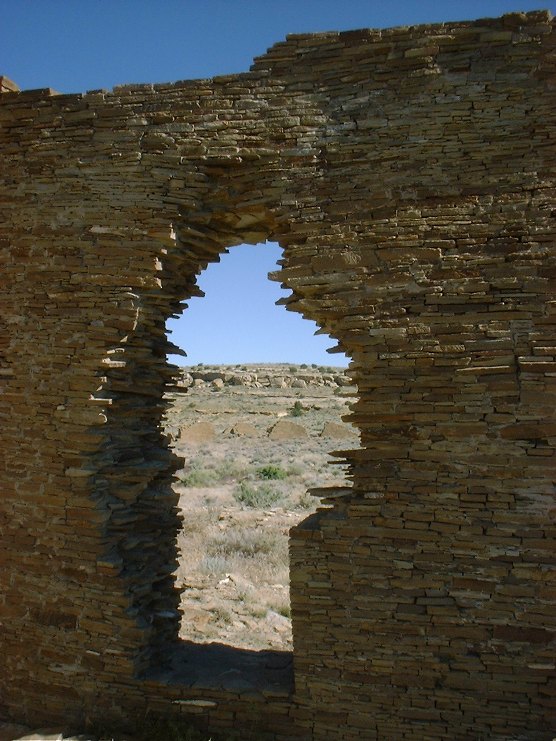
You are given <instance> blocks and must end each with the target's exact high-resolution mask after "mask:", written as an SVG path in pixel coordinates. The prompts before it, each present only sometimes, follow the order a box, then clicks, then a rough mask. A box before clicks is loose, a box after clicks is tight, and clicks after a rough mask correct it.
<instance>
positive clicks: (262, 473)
mask: <svg viewBox="0 0 556 741" xmlns="http://www.w3.org/2000/svg"><path fill="white" fill-rule="evenodd" d="M257 476H258V477H259V478H260V479H266V480H267V481H269V480H271V479H285V478H286V477H287V476H288V472H287V471H284V469H283V468H280V466H275V465H273V464H272V463H269V464H268V465H267V466H263V467H262V468H257Z"/></svg>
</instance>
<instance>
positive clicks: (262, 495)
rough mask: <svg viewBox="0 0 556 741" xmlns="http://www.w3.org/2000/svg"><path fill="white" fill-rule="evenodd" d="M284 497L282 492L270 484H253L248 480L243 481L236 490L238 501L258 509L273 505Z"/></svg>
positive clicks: (235, 495) (235, 496) (235, 497)
mask: <svg viewBox="0 0 556 741" xmlns="http://www.w3.org/2000/svg"><path fill="white" fill-rule="evenodd" d="M282 497H283V495H282V493H281V492H280V491H278V490H276V489H273V488H272V486H270V485H269V484H261V485H259V486H253V485H252V484H250V483H249V482H248V481H241V482H240V484H239V485H238V486H237V487H236V490H235V491H234V499H235V500H236V502H239V503H240V504H243V505H245V506H246V507H253V508H256V509H263V508H264V507H271V506H272V505H273V504H277V503H278V502H279V501H280V500H281V499H282Z"/></svg>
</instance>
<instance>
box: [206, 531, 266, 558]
mask: <svg viewBox="0 0 556 741" xmlns="http://www.w3.org/2000/svg"><path fill="white" fill-rule="evenodd" d="M278 541H279V536H278V535H277V534H276V533H273V532H272V531H270V530H255V529H254V528H252V527H245V528H243V527H239V528H235V529H234V530H227V531H223V532H221V533H217V534H216V535H215V536H214V537H213V538H212V539H211V541H210V542H209V543H208V546H207V550H208V552H209V554H210V555H212V556H216V557H219V558H223V559H225V560H226V561H227V559H228V558H231V557H233V556H241V557H242V558H256V557H257V556H258V555H260V554H264V555H265V556H268V555H270V554H271V553H273V552H274V551H275V550H276V549H277V548H279V547H280V543H279V542H278Z"/></svg>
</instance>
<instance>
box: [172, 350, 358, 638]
mask: <svg viewBox="0 0 556 741" xmlns="http://www.w3.org/2000/svg"><path fill="white" fill-rule="evenodd" d="M353 392H354V388H353V387H352V386H351V385H350V380H349V378H348V377H347V376H346V375H345V373H344V370H343V369H342V368H337V367H324V366H319V367H317V366H316V365H315V366H307V365H289V364H287V365H264V366H263V365H257V366H254V365H243V366H194V367H187V368H182V369H181V373H180V380H179V382H178V385H177V387H176V389H175V390H173V391H172V392H171V393H170V394H169V402H170V405H169V411H168V414H167V418H166V430H167V432H168V434H169V436H170V438H171V440H172V444H173V445H174V448H175V450H176V452H177V453H178V454H179V455H180V456H182V457H183V458H184V466H183V468H182V469H181V470H180V471H178V472H177V479H176V484H175V486H176V490H177V492H178V493H179V495H180V508H181V512H182V516H183V527H182V530H181V533H180V535H179V538H178V545H179V548H180V553H181V557H180V567H179V571H178V586H179V587H180V588H182V589H183V592H182V601H181V608H182V611H183V618H182V628H181V636H182V637H183V638H186V639H188V640H193V641H196V642H211V641H220V642H223V643H226V644H229V645H232V646H237V647H242V648H253V649H264V648H279V649H289V648H291V621H290V601H289V586H288V585H289V564H288V532H289V530H290V528H291V527H292V526H293V525H295V524H297V523H298V522H299V521H300V520H302V519H304V518H305V517H307V515H308V514H310V513H311V512H312V511H314V510H315V509H316V507H317V506H318V504H319V498H318V496H315V495H314V493H313V495H312V494H311V490H315V489H317V490H318V489H319V488H321V487H325V486H336V485H338V486H342V485H345V484H346V479H345V472H344V470H343V467H342V466H341V465H339V464H338V463H336V462H335V459H334V458H333V457H331V455H330V453H331V452H333V451H334V450H337V449H338V448H340V449H342V448H344V447H350V448H351V447H354V446H356V445H357V434H356V433H355V431H354V430H353V428H352V427H351V426H350V425H349V424H348V423H346V422H345V421H344V420H343V417H345V416H346V414H347V413H348V411H349V410H348V404H349V401H350V397H351V396H352V394H353Z"/></svg>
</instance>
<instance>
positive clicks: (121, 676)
mask: <svg viewBox="0 0 556 741" xmlns="http://www.w3.org/2000/svg"><path fill="white" fill-rule="evenodd" d="M555 46H556V33H555V32H554V25H553V20H552V18H551V16H550V14H549V13H547V12H542V11H539V12H535V13H529V14H521V13H514V14H510V15H507V16H503V17H502V18H498V19H487V20H484V19H483V20H479V21H474V22H469V23H467V22H465V23H447V24H440V25H435V26H419V27H408V28H397V29H389V30H385V31H378V30H361V31H354V32H348V33H328V34H316V35H310V34H307V35H297V36H291V37H288V39H287V40H286V41H285V42H283V43H280V44H277V45H276V46H274V47H273V48H272V49H271V50H269V52H268V53H267V54H266V55H264V56H263V57H261V58H259V59H257V60H256V61H255V64H254V66H253V68H252V70H251V71H250V72H248V73H245V74H241V75H230V76H226V77H218V78H214V79H212V80H196V81H184V82H178V83H174V84H163V85H132V86H122V87H119V88H115V89H114V90H113V91H112V92H106V91H100V90H99V91H90V92H88V93H86V94H84V95H58V94H54V93H53V92H52V91H50V90H39V91H24V92H17V90H16V89H15V88H16V86H15V85H13V84H11V83H9V81H7V82H6V78H1V79H0V90H1V92H2V95H1V96H0V153H1V156H2V168H1V173H0V204H1V210H2V220H1V221H0V263H1V271H0V384H1V386H0V419H1V421H2V431H1V438H2V439H1V443H0V451H1V452H0V491H1V497H0V566H1V568H0V622H1V623H2V630H1V633H0V646H1V652H2V656H3V665H4V667H3V668H4V670H3V672H2V677H1V679H0V713H4V714H5V715H7V716H9V717H11V718H14V719H17V720H23V721H30V722H42V721H52V720H56V721H60V720H63V719H67V720H69V721H72V722H75V723H85V722H89V721H94V720H98V719H99V718H102V719H103V720H105V721H106V720H108V721H111V722H113V723H116V724H117V723H120V724H123V725H125V724H126V723H127V724H132V723H133V722H134V721H135V720H136V719H137V718H138V717H139V713H142V712H143V711H144V710H147V711H148V712H150V713H154V714H160V715H165V716H177V717H183V718H186V719H192V720H193V721H195V722H196V723H199V724H201V725H206V726H208V727H210V728H212V729H219V728H227V727H231V726H234V725H235V726H236V727H239V728H241V729H243V731H244V733H245V734H246V735H247V734H248V733H250V732H264V733H266V734H267V737H268V738H276V739H287V738H303V739H314V740H315V741H324V740H325V739H334V740H335V741H336V740H337V739H345V740H346V741H348V740H349V741H354V740H355V739H386V738H388V739H414V740H415V741H417V740H419V741H421V740H422V739H447V738H450V739H469V738H485V739H486V738H488V739H516V738H523V739H532V740H537V739H538V740H539V741H545V740H548V739H550V738H552V735H553V733H551V729H552V730H553V727H554V717H555V712H554V710H555V704H556V699H555V693H556V683H555V681H554V668H555V666H554V655H555V646H554V614H555V611H554V602H555V591H554V586H553V579H554V570H553V565H554V526H553V525H552V524H551V520H550V517H551V515H553V512H554V510H553V507H554V505H553V493H554V490H553V479H554V462H555V455H554V438H555V434H554V433H555V425H554V423H553V422H552V421H550V418H551V417H552V416H553V415H552V410H553V406H554V402H555V401H556V390H555V388H554V377H555V370H556V358H555V356H556V350H555V347H556V336H555V331H554V322H555V319H554V316H555V314H554V282H553V279H554V274H555V265H554V241H555V234H556V226H555V218H554V215H555V212H556V211H555V209H556V206H555V202H554V195H555V192H556V189H555V188H556V186H555V182H554V176H555V162H556V152H555V134H554V132H555V128H554V111H555V110H556V105H555V102H556V101H555V95H554V90H555V86H556V69H555V59H556V51H555ZM6 89H7V92H6ZM265 239H273V240H276V241H278V242H279V243H280V244H281V245H282V247H283V249H284V260H283V265H282V269H281V270H280V271H278V273H277V274H276V275H275V276H274V277H275V278H276V279H278V280H280V281H282V282H283V283H284V284H285V285H286V286H287V287H289V288H290V289H291V291H292V294H291V297H290V298H289V299H288V300H287V301H286V304H287V308H288V309H290V310H294V311H298V312H300V313H302V314H303V315H304V316H307V317H309V318H311V319H313V320H315V321H316V322H317V323H318V324H319V326H320V327H321V328H322V329H323V331H325V332H327V333H329V334H331V335H332V336H333V337H334V338H336V340H337V341H338V348H339V349H340V350H345V351H346V352H347V353H348V354H349V356H350V357H351V358H352V362H351V366H350V371H349V372H350V375H351V377H352V379H353V382H354V383H355V384H356V385H357V388H358V394H357V398H356V400H355V401H354V403H353V406H352V413H351V415H350V416H349V420H348V421H350V422H351V423H352V424H353V425H354V426H355V427H357V428H358V430H359V432H360V435H361V447H360V448H359V449H356V450H349V451H344V453H343V454H342V455H343V459H344V460H345V461H347V463H348V464H349V468H350V472H351V479H352V482H353V484H352V487H351V488H349V489H346V490H337V489H334V490H331V491H330V492H328V494H327V493H326V492H323V507H322V508H321V510H320V511H319V512H318V513H317V514H316V515H314V516H312V517H310V518H309V519H308V520H307V521H306V522H304V523H303V524H302V525H300V526H299V527H298V528H296V529H295V530H294V531H293V532H292V534H291V565H292V576H291V581H292V584H291V587H292V589H291V598H292V615H293V633H294V653H293V670H291V669H289V668H288V666H289V664H288V661H289V659H288V657H287V656H276V655H273V654H272V655H270V654H265V655H263V656H255V657H254V656H252V655H250V654H249V655H247V654H248V652H245V653H242V652H237V653H234V652H232V655H231V658H230V654H229V652H226V650H224V649H223V653H222V654H218V657H219V658H218V661H217V662H216V664H217V665H218V662H219V661H222V662H223V663H222V666H221V667H220V669H218V667H216V668H215V671H214V675H213V676H212V677H210V678H208V679H207V677H206V676H205V675H203V674H202V673H201V675H200V674H199V671H200V669H199V666H200V663H199V662H202V661H203V659H202V657H201V659H199V651H198V649H197V648H196V647H187V645H186V646H179V645H178V643H177V634H178V626H179V617H180V616H179V612H178V610H177V607H178V604H179V595H178V594H177V592H176V590H175V589H174V586H173V583H174V582H173V570H174V568H175V563H176V552H175V534H176V532H177V529H178V528H179V527H180V520H179V517H178V514H177V510H176V496H175V494H174V493H173V491H172V486H171V484H172V474H173V472H174V471H175V470H176V468H177V466H178V465H179V460H178V459H177V458H176V456H175V455H174V453H173V452H172V451H171V450H170V449H169V447H168V443H167V441H166V440H165V438H164V437H163V435H162V433H161V427H160V420H161V416H162V414H163V412H164V404H165V402H164V400H163V396H164V392H165V389H167V388H168V387H169V386H171V385H172V384H173V383H174V381H175V378H174V369H173V368H172V367H170V366H168V365H167V363H166V353H168V352H171V351H172V346H171V344H170V343H169V342H168V340H167V338H166V334H165V321H166V319H167V318H168V317H169V316H171V315H175V314H178V313H179V312H180V311H181V309H182V308H183V301H184V300H187V298H188V297H190V296H192V295H195V294H196V292H198V289H197V288H196V285H195V281H196V276H197V275H198V273H199V272H200V271H201V270H202V269H204V267H206V265H207V264H208V263H210V262H214V261H217V260H218V259H219V255H220V254H221V253H222V252H224V251H225V250H226V249H227V248H229V247H232V246H233V245H235V244H239V243H241V242H244V241H247V242H253V243H255V242H260V241H264V240H265ZM223 657H224V658H223Z"/></svg>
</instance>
